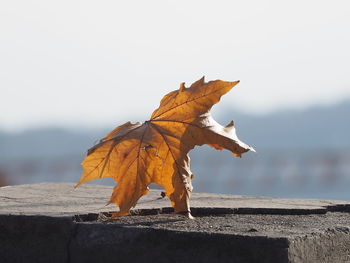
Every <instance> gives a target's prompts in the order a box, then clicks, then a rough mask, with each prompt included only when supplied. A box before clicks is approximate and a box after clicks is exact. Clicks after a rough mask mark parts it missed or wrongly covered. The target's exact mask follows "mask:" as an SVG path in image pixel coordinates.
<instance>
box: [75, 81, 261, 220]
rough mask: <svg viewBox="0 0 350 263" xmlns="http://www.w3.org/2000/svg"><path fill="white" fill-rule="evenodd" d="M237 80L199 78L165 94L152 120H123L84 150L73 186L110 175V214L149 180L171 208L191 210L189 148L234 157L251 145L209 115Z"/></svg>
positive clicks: (128, 204)
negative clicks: (204, 148) (211, 149)
mask: <svg viewBox="0 0 350 263" xmlns="http://www.w3.org/2000/svg"><path fill="white" fill-rule="evenodd" d="M238 82H239V81H235V82H227V81H221V80H215V81H210V82H208V83H206V82H204V77H203V78H201V79H200V80H198V81H196V82H195V83H193V84H192V85H191V87H189V88H186V87H185V85H184V83H182V84H181V86H180V89H179V90H175V91H172V92H170V93H169V94H167V95H165V96H164V98H163V99H162V100H161V102H160V106H159V108H158V109H156V110H155V111H154V112H153V114H152V116H151V119H150V120H148V121H145V122H144V123H139V122H138V123H130V122H127V123H125V124H123V125H121V126H119V127H117V128H115V129H114V130H113V131H112V132H110V133H109V134H108V135H107V136H105V137H104V138H103V139H101V141H100V142H99V143H98V144H97V145H95V146H94V147H92V148H91V149H89V150H88V155H87V157H86V158H85V160H84V161H83V162H82V165H83V175H82V176H81V179H80V181H79V182H78V184H77V186H78V185H80V184H82V183H84V182H88V181H91V180H94V179H98V178H104V177H112V178H113V179H114V180H115V181H116V182H117V185H116V186H115V187H114V190H113V194H112V196H111V198H110V202H113V203H115V204H116V205H117V206H119V212H118V213H116V214H115V216H121V215H127V214H128V213H129V210H130V209H131V208H132V207H134V206H135V205H136V203H137V201H138V200H139V199H140V197H141V196H143V195H145V194H147V192H148V185H149V184H151V183H155V184H159V185H162V186H163V187H164V188H165V191H166V195H167V196H168V197H169V198H170V200H171V204H172V206H173V207H174V210H175V212H190V205H189V199H190V195H191V192H192V183H191V179H192V173H191V171H190V158H189V156H188V152H189V151H190V150H191V149H193V148H194V147H195V146H196V145H203V144H208V145H210V146H212V147H214V148H215V149H218V150H222V149H227V150H229V151H231V152H232V154H234V155H235V156H238V157H240V156H241V154H242V153H244V152H247V151H249V150H253V151H254V149H253V148H252V147H250V146H248V145H246V144H244V143H243V142H241V141H240V140H239V139H238V138H237V136H236V132H235V128H234V125H233V121H231V122H230V123H229V124H228V125H227V126H225V127H224V126H221V125H220V124H218V123H217V122H216V121H215V120H214V119H213V118H212V117H211V115H210V109H211V107H212V106H213V105H214V104H216V103H217V102H218V101H219V100H220V98H221V96H222V95H224V94H225V93H227V92H228V91H230V90H231V89H232V88H233V87H234V86H235V85H236V84H238Z"/></svg>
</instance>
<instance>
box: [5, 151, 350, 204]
mask: <svg viewBox="0 0 350 263" xmlns="http://www.w3.org/2000/svg"><path fill="white" fill-rule="evenodd" d="M190 156H191V169H192V172H193V173H194V174H195V175H196V177H195V178H194V179H193V185H194V191H195V192H211V193H228V194H239V195H252V196H271V197H286V198H317V199H339V200H350V191H349V186H350V150H347V149H343V150H339V149H333V150H332V149H317V150H316V149H315V150H310V149H304V150H301V149H294V150H290V149H289V150H276V149H275V150H268V149H265V150H261V151H259V152H258V153H250V152H248V153H246V154H244V155H243V157H242V158H237V157H234V156H232V155H231V154H230V153H229V152H227V151H223V152H220V151H215V150H213V149H211V148H209V147H207V146H204V147H198V148H196V149H195V150H193V151H192V152H191V153H190ZM82 159H83V156H82V154H71V155H67V154H66V155H63V156H55V157H54V158H53V157H50V156H46V157H41V158H37V157H35V158H34V157H33V158H30V157H27V158H18V159H11V160H4V159H2V160H1V161H0V174H2V178H3V179H2V181H3V183H2V184H27V183H40V182H77V181H78V180H79V177H80V175H81V166H80V162H81V160H82ZM0 182H1V181H0ZM92 183H96V184H107V185H113V184H114V182H113V180H112V179H110V178H106V179H101V180H97V181H94V182H92Z"/></svg>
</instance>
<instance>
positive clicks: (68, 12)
mask: <svg viewBox="0 0 350 263" xmlns="http://www.w3.org/2000/svg"><path fill="white" fill-rule="evenodd" d="M349 10H350V3H349V1H347V0H338V1H333V2H330V1H325V0H318V1H316V0H309V1H301V0H296V1H292V2H286V1H277V0H271V1H258V0H249V1H246V0H245V1H243V0H242V1H241V0H239V1H221V0H218V1H205V0H201V1H197V0H192V1H183V0H177V1H175V0H174V1H173V0H149V1H107V0H101V1H89V0H84V1H79V0H70V1H65V0H62V1H44V0H36V1H25V0H13V1H2V2H0V185H2V186H4V185H13V184H27V183H38V182H77V181H78V180H79V177H80V175H81V166H80V162H81V161H82V160H83V158H84V156H85V152H86V150H87V149H88V148H89V147H91V146H92V145H94V143H96V142H97V141H98V140H99V139H100V138H101V137H103V136H104V135H105V134H106V133H107V132H108V131H109V130H112V129H113V128H114V127H115V126H118V125H120V124H122V123H124V122H125V121H128V120H130V121H144V120H146V119H148V118H149V116H150V114H151V113H152V111H153V110H154V109H155V108H157V107H158V105H159V101H160V99H161V98H162V97H163V95H165V94H166V93H168V92H169V91H172V90H174V89H177V88H178V87H179V84H180V82H183V81H185V82H186V84H187V86H189V85H190V84H191V83H192V82H194V81H196V80H197V79H199V78H200V77H202V76H203V75H205V76H206V80H207V81H209V80H214V79H222V80H238V79H239V80H241V83H240V84H239V85H238V86H236V87H235V88H234V89H233V90H232V91H231V92H230V93H229V94H227V95H225V96H224V97H223V98H222V100H221V102H220V103H219V104H218V105H216V106H214V108H213V116H214V118H215V119H217V120H218V121H219V122H220V123H221V124H227V123H228V122H229V121H230V120H231V119H232V120H234V121H235V126H236V130H237V134H238V137H239V138H240V139H241V140H242V141H244V142H246V143H247V144H249V145H252V146H254V147H255V149H256V150H257V153H250V152H249V153H247V154H245V155H243V157H242V158H235V157H232V155H231V154H230V153H229V152H227V151H223V152H218V151H215V150H213V149H211V148H209V147H207V146H203V147H196V148H195V149H194V150H193V151H191V153H190V156H191V167H192V171H193V173H194V174H196V177H195V179H194V180H193V184H194V191H201V192H204V191H205V192H215V193H232V194H242V195H255V196H273V197H298V198H299V197H300V198H323V199H343V200H350V191H349V188H350V139H349V134H350V78H349V76H350V49H349V47H350V34H349V33H348V32H349V28H350V16H349V15H348V11H349ZM93 183H97V184H113V182H112V181H111V180H108V179H104V180H97V181H95V182H93Z"/></svg>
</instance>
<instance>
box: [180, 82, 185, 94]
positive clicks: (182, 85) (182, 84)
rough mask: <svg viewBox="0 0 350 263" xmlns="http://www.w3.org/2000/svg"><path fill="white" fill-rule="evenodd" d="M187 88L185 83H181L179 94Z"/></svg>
mask: <svg viewBox="0 0 350 263" xmlns="http://www.w3.org/2000/svg"><path fill="white" fill-rule="evenodd" d="M185 88H186V87H185V82H181V84H180V88H179V92H183V91H184V89H185Z"/></svg>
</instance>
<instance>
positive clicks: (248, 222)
mask: <svg viewBox="0 0 350 263" xmlns="http://www.w3.org/2000/svg"><path fill="white" fill-rule="evenodd" d="M111 191H112V188H111V187H105V186H91V185H88V186H83V187H81V188H79V189H77V190H74V189H73V184H36V185H21V186H10V187H2V188H0V199H1V203H0V259H1V260H0V262H133V261H140V262H191V263H193V262H269V263H273V262H279V263H280V262H295V263H299V262H350V221H349V213H348V212H349V211H350V203H349V202H344V201H325V200H302V199H273V198H257V197H245V196H234V195H217V194H205V193H194V194H193V198H192V205H193V209H192V210H193V214H194V215H195V216H196V219H195V220H188V219H186V218H185V217H183V216H181V215H174V214H172V213H171V211H172V209H171V208H169V207H168V206H169V202H168V200H166V199H162V198H160V197H159V193H160V192H159V191H151V193H150V194H149V195H147V196H146V197H144V198H143V199H142V200H141V201H140V203H139V205H138V206H137V209H135V210H134V211H133V213H132V214H133V216H127V217H121V218H117V219H111V218H110V217H108V215H109V214H108V212H109V211H111V210H115V207H113V206H107V207H106V206H105V202H106V201H107V200H108V196H109V195H110V194H111Z"/></svg>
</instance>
